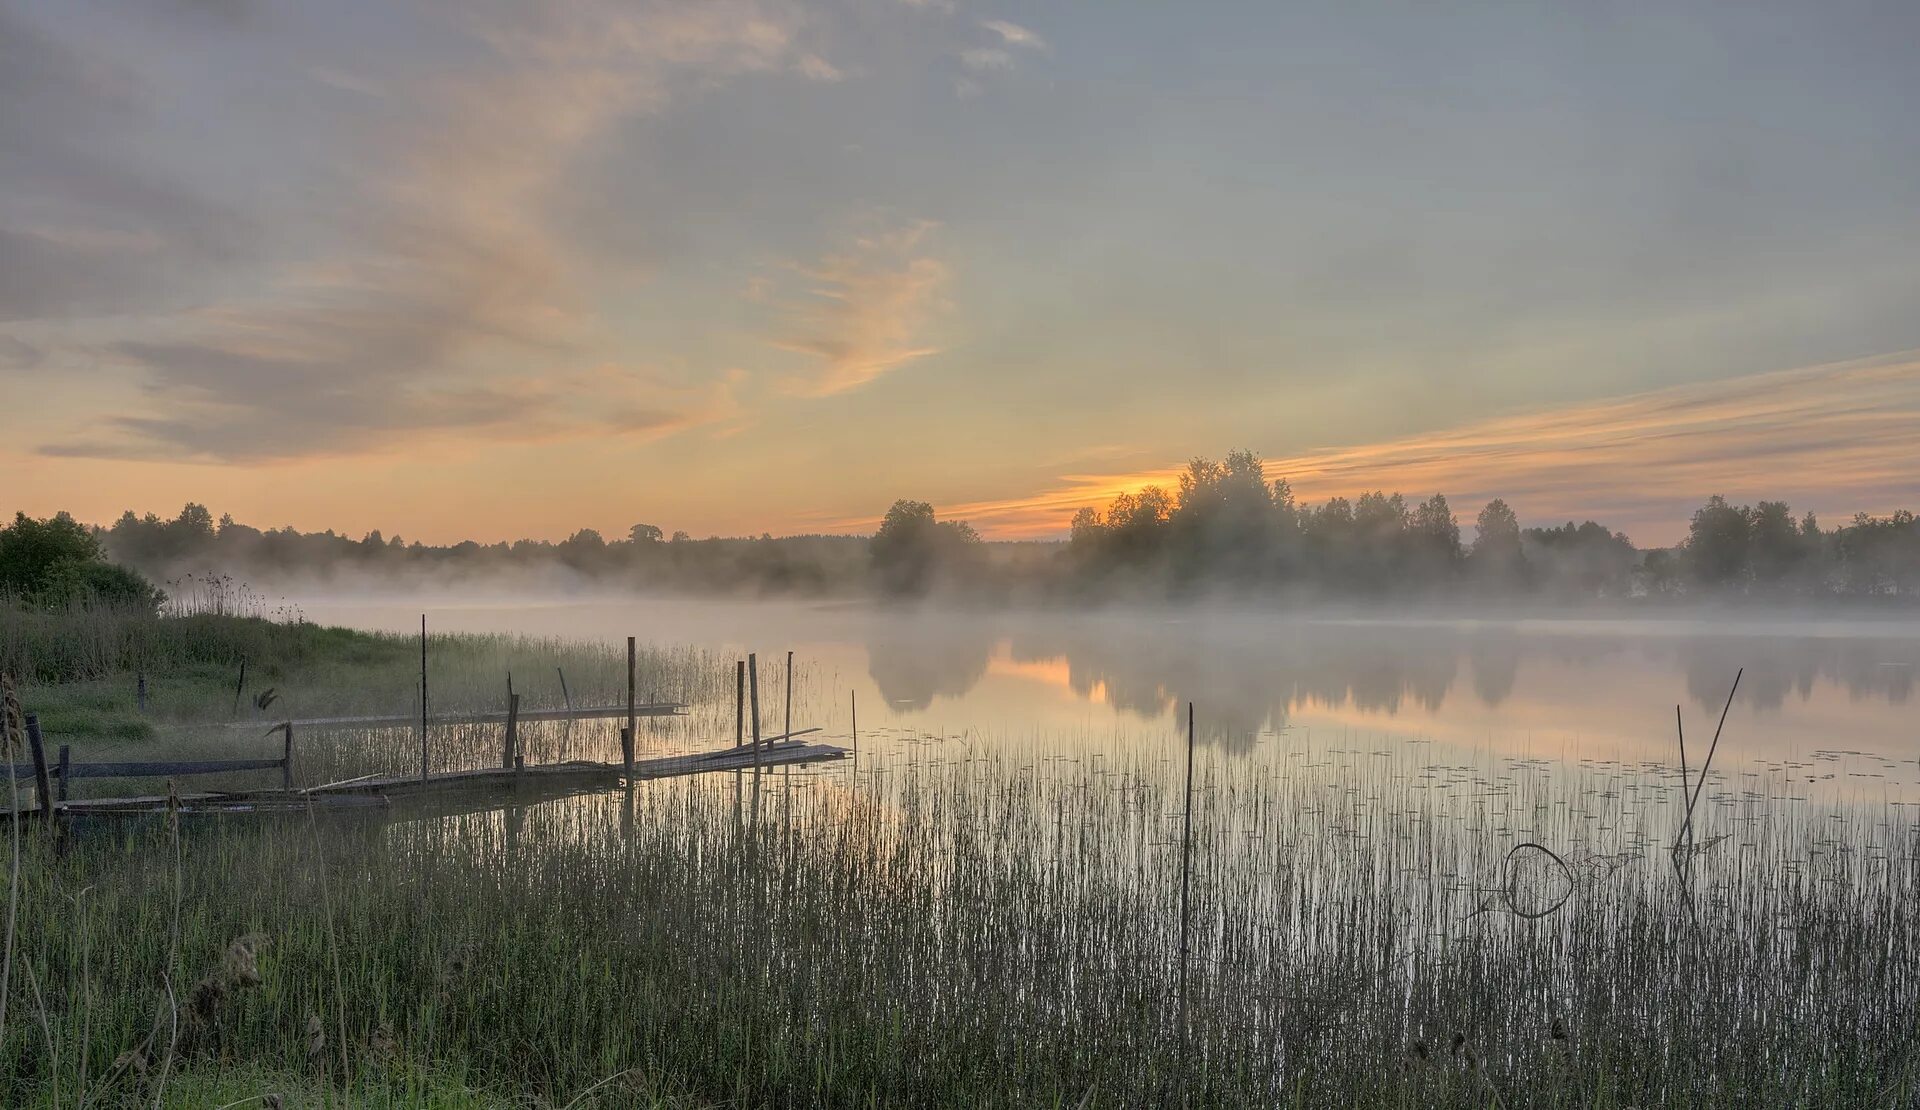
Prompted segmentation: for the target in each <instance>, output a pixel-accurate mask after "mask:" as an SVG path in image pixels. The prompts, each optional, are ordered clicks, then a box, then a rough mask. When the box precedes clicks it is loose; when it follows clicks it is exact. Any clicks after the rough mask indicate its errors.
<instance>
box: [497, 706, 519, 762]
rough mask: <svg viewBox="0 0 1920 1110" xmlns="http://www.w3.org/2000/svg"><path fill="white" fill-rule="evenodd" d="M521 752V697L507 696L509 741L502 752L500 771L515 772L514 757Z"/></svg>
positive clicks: (507, 740)
mask: <svg viewBox="0 0 1920 1110" xmlns="http://www.w3.org/2000/svg"><path fill="white" fill-rule="evenodd" d="M519 751H520V695H519V694H508V695H507V739H506V744H505V746H504V747H502V749H501V751H500V769H501V770H503V771H511V770H513V757H514V756H515V755H517V754H519Z"/></svg>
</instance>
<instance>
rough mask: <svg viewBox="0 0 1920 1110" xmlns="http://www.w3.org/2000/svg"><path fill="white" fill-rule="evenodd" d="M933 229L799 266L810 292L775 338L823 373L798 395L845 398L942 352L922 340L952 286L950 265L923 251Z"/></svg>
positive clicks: (859, 244)
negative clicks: (843, 395) (841, 395)
mask: <svg viewBox="0 0 1920 1110" xmlns="http://www.w3.org/2000/svg"><path fill="white" fill-rule="evenodd" d="M933 226H934V225H933V224H931V223H926V222H921V223H915V224H911V225H908V226H906V227H903V228H897V229H894V230H889V231H885V232H881V233H879V234H876V235H868V236H863V237H861V238H860V239H858V240H856V241H855V242H854V244H853V247H852V248H851V249H849V250H846V251H843V252H841V253H838V254H831V255H828V256H827V257H825V258H823V259H821V260H820V261H819V262H818V263H816V264H814V265H812V266H806V267H800V268H799V272H800V274H801V275H802V276H803V277H805V278H806V279H807V281H808V282H809V283H810V284H809V288H808V289H807V290H806V295H805V297H804V298H799V299H796V300H794V301H793V302H791V303H789V304H788V306H787V314H788V317H789V319H788V323H787V328H786V331H785V333H784V334H782V335H780V336H778V337H776V338H775V339H773V340H772V344H773V346H775V347H777V348H779V349H781V350H784V351H792V352H795V353H797V354H803V355H808V356H811V357H813V358H815V359H817V360H818V361H819V363H820V369H819V372H818V373H817V374H816V375H814V376H812V377H810V378H808V379H806V380H804V381H799V382H795V383H793V384H794V387H795V390H796V392H799V393H803V394H807V395H809V396H816V397H817V396H826V395H829V394H834V393H844V392H846V391H847V390H849V389H854V388H857V387H859V386H862V385H865V384H866V383H868V382H870V381H872V380H873V379H875V378H877V377H879V376H880V375H882V374H885V373H887V372H888V371H890V370H895V369H898V368H899V367H901V366H904V365H906V364H907V363H909V362H912V361H914V360H915V359H920V358H925V357H926V356H927V355H930V354H934V353H936V352H937V351H938V348H936V347H931V346H927V345H925V344H923V343H921V342H919V341H918V339H917V336H918V334H919V332H920V330H921V328H922V327H923V326H924V325H925V324H926V323H927V321H928V319H929V318H930V317H931V316H932V315H933V314H934V313H935V312H936V311H938V309H939V308H940V307H941V304H940V291H941V289H942V288H943V287H944V286H945V285H946V283H947V268H946V266H945V265H943V264H942V263H941V262H939V261H938V260H937V259H933V258H928V257H926V256H925V255H924V254H923V253H922V251H921V249H920V248H921V241H922V240H923V239H924V238H925V237H926V235H927V232H929V231H930V230H932V228H933Z"/></svg>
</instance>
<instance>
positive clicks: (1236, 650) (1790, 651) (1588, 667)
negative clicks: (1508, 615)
mask: <svg viewBox="0 0 1920 1110" xmlns="http://www.w3.org/2000/svg"><path fill="white" fill-rule="evenodd" d="M300 605H301V608H302V609H303V610H304V611H305V613H306V614H307V616H308V617H309V618H310V619H313V620H317V621H320V622H323V623H339V624H346V625H351V626H355V627H361V628H370V629H385V630H391V631H398V632H406V631H412V630H417V629H418V627H419V618H420V615H421V613H422V612H425V613H426V614H427V617H428V621H429V624H430V626H431V627H432V628H433V629H434V630H435V631H439V632H460V631H470V632H515V633H523V634H528V635H533V636H542V637H561V638H567V639H587V640H602V641H606V642H620V641H623V640H624V638H625V637H626V636H628V635H634V636H636V637H638V638H639V639H640V641H641V642H642V643H654V644H662V645H690V646H694V647H699V648H706V649H711V650H713V651H715V652H717V653H720V654H721V655H723V656H726V657H731V656H734V655H739V656H741V657H744V654H745V653H746V652H748V651H754V652H758V653H759V656H760V665H761V668H762V681H763V683H765V684H767V685H764V686H763V689H767V690H769V691H770V690H771V689H772V683H773V682H774V681H775V680H776V679H777V672H778V671H779V669H780V668H781V667H783V666H784V660H785V656H784V653H785V652H786V651H792V652H794V655H795V662H796V667H797V668H799V674H800V677H799V678H798V679H797V681H796V691H795V707H794V718H795V724H796V726H803V727H804V726H816V725H817V726H821V727H822V728H823V729H824V730H825V732H826V734H827V735H828V736H829V737H841V738H844V737H845V736H846V735H847V733H848V725H849V723H850V722H849V716H850V711H849V704H850V696H851V697H852V698H853V699H857V703H858V707H859V720H860V729H861V734H862V738H863V741H864V743H865V745H866V746H867V747H868V748H869V750H872V749H873V747H874V746H875V745H879V746H880V747H882V748H884V747H885V746H886V745H887V744H889V743H912V744H915V745H924V744H926V743H929V742H940V743H945V744H949V745H955V749H954V750H956V751H960V750H964V751H968V752H972V753H975V754H995V755H1002V756H1006V757H1007V758H1010V759H1013V760H1015V761H1020V762H1026V761H1031V760H1034V759H1038V758H1044V757H1048V756H1066V757H1080V756H1088V755H1100V754H1111V755H1118V754H1121V753H1122V752H1123V751H1124V752H1127V753H1132V754H1147V755H1152V754H1153V753H1156V752H1159V751H1161V750H1162V749H1164V750H1165V751H1166V752H1168V753H1171V752H1174V751H1177V749H1178V740H1179V738H1180V735H1181V732H1182V729H1183V722H1184V706H1185V704H1186V703H1187V702H1188V701H1192V702H1194V703H1195V705H1196V707H1197V710H1196V714H1197V718H1198V722H1199V724H1198V735H1199V740H1200V742H1201V743H1202V744H1203V745H1205V746H1206V748H1207V749H1208V750H1209V752H1210V754H1212V755H1215V756H1218V757H1221V758H1225V759H1228V760H1256V761H1257V760H1259V759H1262V758H1275V757H1279V756H1281V755H1283V754H1285V753H1288V752H1292V753H1294V754H1296V755H1297V754H1299V753H1300V752H1301V750H1302V749H1305V750H1306V751H1309V752H1311V751H1314V750H1324V749H1329V748H1332V749H1339V748H1342V747H1347V748H1356V747H1366V748H1383V749H1384V748H1391V747H1393V746H1396V745H1398V746H1413V745H1418V746H1419V747H1420V749H1421V752H1419V753H1415V755H1416V758H1420V757H1423V756H1424V757H1431V758H1451V757H1456V756H1459V757H1465V756H1477V757H1479V758H1483V759H1499V760H1515V759H1523V760H1539V761H1545V762H1546V763H1548V764H1556V763H1560V764H1589V765H1591V764H1602V765H1613V766H1618V767H1622V768H1628V769H1635V770H1639V771H1643V772H1645V773H1648V774H1656V775H1657V774H1660V773H1662V771H1663V770H1664V769H1665V768H1669V767H1672V768H1674V769H1675V770H1676V772H1677V759H1678V755H1677V750H1676V746H1675V742H1674V707H1675V705H1679V706H1680V707H1681V714H1682V716H1683V718H1684V721H1685V725H1686V728H1687V735H1688V741H1689V744H1690V746H1691V747H1690V750H1691V752H1692V758H1693V760H1694V762H1695V765H1696V768H1697V764H1698V761H1699V759H1700V757H1701V755H1702V754H1703V753H1704V750H1705V747H1706V745H1707V743H1708V742H1709V740H1710V738H1711V736H1712V734H1713V730H1714V726H1715V723H1716V722H1717V720H1718V717H1719V714H1720V710H1721V708H1722V705H1723V704H1724V702H1725V699H1726V696H1727V690H1728V688H1729V686H1730V685H1731V684H1732V682H1733V678H1734V675H1735V672H1736V671H1738V670H1740V669H1741V668H1744V669H1745V677H1744V678H1743V679H1742V681H1741V684H1740V688H1739V693H1738V695H1737V697H1736V698H1735V700H1734V702H1733V705H1732V709H1731V711H1730V713H1729V714H1728V717H1727V723H1726V732H1725V737H1724V739H1723V741H1722V746H1721V749H1720V752H1719V754H1718V755H1717V756H1716V761H1715V767H1716V769H1717V770H1721V771H1724V772H1726V773H1727V774H1730V775H1732V774H1745V775H1748V776H1760V775H1764V776H1767V777H1768V781H1769V782H1770V783H1771V787H1770V788H1771V789H1773V790H1776V791H1788V792H1791V793H1794V794H1802V793H1806V792H1811V793H1814V794H1817V795H1819V796H1822V797H1826V798H1830V799H1833V800H1856V801H1861V802H1867V803H1873V802H1880V801H1887V800H1904V799H1908V798H1911V797H1916V796H1920V763H1916V757H1917V756H1920V727H1917V726H1916V715H1915V713H1914V708H1913V700H1914V699H1913V695H1914V690H1915V684H1916V681H1920V622H1917V621H1911V620H1888V621H1866V622H1849V621H1836V620H1831V619H1825V620H1822V619H1815V620H1811V621H1801V620H1785V619H1773V618H1769V619H1727V618H1725V617H1715V618H1712V619H1705V618H1701V619H1667V620H1662V619H1578V618H1567V617H1549V618H1538V619H1516V620H1500V621H1474V620H1439V619H1433V620H1418V619H1409V620H1384V619H1355V618H1351V617H1333V616H1314V615H1297V614H1296V615H1281V614H1276V613H1262V612H1234V611H1229V610H1225V609H1198V610H1144V609H1143V610H1132V611H1105V612H1101V613H1093V614H1075V613H1034V612H1026V613H1004V612H1003V613H983V612H978V611H967V610H954V609H946V608H939V607H923V608H912V609H888V608H884V607H876V606H870V605H864V604H855V603H839V604H807V603H799V602H781V601H776V602H745V601H716V600H694V599H666V598H620V599H597V600H592V601H582V600H577V599H550V598H538V597H520V598H515V599H511V600H479V599H473V598H462V599H458V600H456V601H449V602H445V603H443V602H441V601H438V600H428V601H426V602H424V603H423V602H421V601H419V600H407V601H393V600H391V599H387V598H382V599H379V600H369V599H364V598H346V597H314V598H304V599H300ZM538 681H539V680H538V679H527V678H524V677H523V678H522V679H521V688H522V689H523V690H529V689H530V690H531V696H532V697H534V698H536V699H537V698H538V697H540V694H539V692H538ZM530 682H531V683H532V686H531V688H530V687H529V683H530ZM556 686H557V684H556ZM551 693H553V695H554V698H553V699H552V700H554V701H555V703H556V704H557V702H558V690H557V688H556V689H555V690H554V691H552V692H551ZM640 693H641V695H642V697H646V696H648V695H649V694H650V693H653V692H650V691H644V690H643V691H641V692H640ZM659 693H660V694H661V696H663V697H667V696H673V692H671V691H663V692H659ZM711 708H724V709H725V712H721V713H714V714H713V715H712V716H711V718H710V719H711V720H713V721H723V720H724V722H725V723H724V725H723V726H716V727H718V728H719V729H720V731H723V732H725V733H726V735H720V734H719V732H716V734H715V735H714V736H712V737H711V738H710V739H711V740H713V741H716V742H718V741H730V739H731V735H730V729H731V708H730V706H729V707H711ZM777 709H778V707H774V706H769V707H768V712H769V713H773V712H775V711H777ZM769 719H775V718H772V717H770V718H769ZM917 750H924V749H917Z"/></svg>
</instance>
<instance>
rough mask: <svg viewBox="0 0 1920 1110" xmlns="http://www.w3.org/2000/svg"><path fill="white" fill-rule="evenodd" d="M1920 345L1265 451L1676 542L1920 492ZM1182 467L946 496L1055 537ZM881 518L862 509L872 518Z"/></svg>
mask: <svg viewBox="0 0 1920 1110" xmlns="http://www.w3.org/2000/svg"><path fill="white" fill-rule="evenodd" d="M1915 459H1920V352H1915V353H1906V354H1902V355H1898V356H1889V357H1886V358H1881V359H1873V360H1866V361H1860V362H1849V363H1840V364H1836V365H1828V366H1816V367H1809V368H1805V369H1798V370H1786V371H1778V372H1774V373H1766V374H1754V375H1748V376H1746V377H1740V378H1733V379H1727V380H1721V381H1714V382H1703V383H1698V384H1693V385H1684V386H1676V387H1673V388H1669V389H1661V390H1654V391H1650V392H1645V393H1636V394H1631V395H1628V396H1624V397H1616V398H1611V399H1607V400H1600V401H1591V402H1586V403H1583V404H1577V405H1570V406H1566V407H1562V408H1557V409H1547V410H1543V411H1537V412H1529V413H1518V414H1514V415H1509V416H1502V417H1497V418H1493V419H1489V420H1484V421H1479V422H1476V423H1472V424H1467V425H1464V426H1461V427H1457V428H1452V429H1444V430H1440V431H1435V432H1429V433H1423V434H1420V435H1414V436H1407V437H1404V438H1400V439H1394V440H1388V441H1385V442H1382V443H1373V444H1361V445H1356V446H1352V447H1339V448H1326V449H1320V450H1314V451H1308V452H1304V453H1301V454H1296V455H1292V456H1287V457H1283V458H1270V459H1268V460H1266V472H1267V476H1268V477H1269V478H1286V479H1287V480H1288V481H1289V482H1290V483H1291V484H1292V486H1293V489H1294V493H1295V495H1296V496H1298V497H1299V498H1300V499H1301V500H1302V501H1308V502H1312V501H1323V500H1325V499H1326V498H1328V497H1333V496H1348V497H1351V496H1353V495H1355V494H1357V493H1361V492H1364V491H1367V490H1371V489H1387V490H1400V491H1404V492H1406V493H1408V494H1414V495H1419V496H1422V497H1424V496H1426V495H1428V494H1430V493H1435V492H1440V493H1445V494H1446V495H1447V496H1448V498H1449V500H1450V501H1451V502H1452V504H1453V506H1454V510H1455V512H1456V513H1457V514H1458V515H1460V516H1461V517H1462V519H1465V520H1470V519H1471V516H1472V513H1473V512H1474V511H1476V510H1477V508H1478V506H1479V504H1480V503H1481V502H1483V501H1485V500H1487V499H1489V498H1492V497H1503V498H1505V499H1506V500H1507V501H1508V502H1509V503H1510V504H1512V505H1513V507H1514V509H1515V511H1516V512H1518V513H1519V514H1520V516H1521V518H1522V520H1523V521H1525V522H1527V523H1529V524H1552V523H1557V522H1559V521H1563V520H1567V519H1574V520H1581V519H1586V518H1588V517H1592V518H1594V519H1597V520H1600V521H1601V522H1603V523H1605V524H1607V525H1609V526H1610V527H1613V528H1618V529H1622V530H1625V531H1626V532H1627V533H1628V534H1629V535H1631V536H1633V537H1634V539H1635V540H1637V541H1638V542H1640V543H1642V544H1656V543H1671V542H1674V541H1675V540H1677V539H1678V538H1679V537H1680V536H1681V535H1682V534H1683V533H1684V532H1685V528H1686V521H1687V518H1688V516H1689V515H1690V514H1691V513H1692V511H1693V510H1694V509H1695V508H1697V507H1698V506H1699V505H1700V504H1701V502H1703V501H1704V500H1705V499H1706V498H1707V496H1708V495H1709V494H1713V493H1721V494H1725V495H1726V496H1728V497H1729V498H1732V499H1734V500H1736V501H1741V500H1745V501H1751V500H1757V499H1761V498H1767V499H1785V500H1787V501H1788V502H1790V503H1791V504H1792V505H1793V506H1794V507H1795V509H1796V510H1799V511H1806V510H1808V509H1814V510H1818V511H1819V512H1821V513H1823V514H1825V515H1827V516H1828V517H1829V520H1828V521H1827V523H1829V524H1832V523H1834V521H1833V520H1832V519H1831V517H1832V516H1833V515H1834V514H1842V515H1851V514H1852V513H1853V512H1856V511H1866V512H1874V513H1885V512H1889V511H1891V510H1893V509H1895V508H1900V507H1908V508H1911V507H1913V506H1914V505H1915V504H1916V503H1917V502H1920V473H1916V471H1915V469H1914V460H1915ZM1178 481H1179V468H1178V467H1175V466H1168V467H1166V468H1163V469H1157V470H1151V471H1140V472H1134V473H1122V474H1076V475H1067V476H1065V477H1063V478H1062V479H1061V481H1060V482H1059V483H1058V484H1057V485H1055V486H1053V487H1051V488H1049V489H1045V490H1042V491H1039V492H1036V493H1033V494H1030V495H1025V496H1019V497H1011V498H1005V499H998V500H991V501H979V502H974V503H972V504H964V505H954V506H943V507H942V510H941V515H943V516H949V517H952V518H955V519H964V520H969V521H971V522H972V523H973V524H974V526H975V527H977V528H980V529H981V530H982V531H983V532H985V533H987V534H989V535H992V536H995V537H998V538H1018V537H1031V536H1058V535H1062V534H1064V533H1065V531H1066V527H1067V522H1068V520H1069V519H1070V518H1071V517H1072V515H1073V513H1074V511H1075V510H1077V509H1079V508H1081V507H1083V506H1093V507H1095V508H1104V507H1105V506H1106V504H1107V502H1108V501H1110V500H1112V498H1113V497H1114V496H1115V495H1116V494H1119V493H1121V492H1134V491H1137V490H1139V489H1141V488H1142V487H1144V486H1148V485H1155V484H1157V485H1160V486H1163V487H1165V488H1168V489H1173V488H1174V487H1175V486H1177V484H1178ZM870 523H871V522H868V521H864V520H849V521H843V522H838V526H840V527H846V528H859V527H863V526H869V525H870Z"/></svg>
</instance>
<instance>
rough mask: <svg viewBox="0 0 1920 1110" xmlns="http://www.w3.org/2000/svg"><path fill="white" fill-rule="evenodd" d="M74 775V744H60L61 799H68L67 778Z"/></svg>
mask: <svg viewBox="0 0 1920 1110" xmlns="http://www.w3.org/2000/svg"><path fill="white" fill-rule="evenodd" d="M72 777H73V745H72V744H62V745H60V800H61V801H63V802H64V801H66V800H67V780H68V779H70V778H72Z"/></svg>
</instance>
